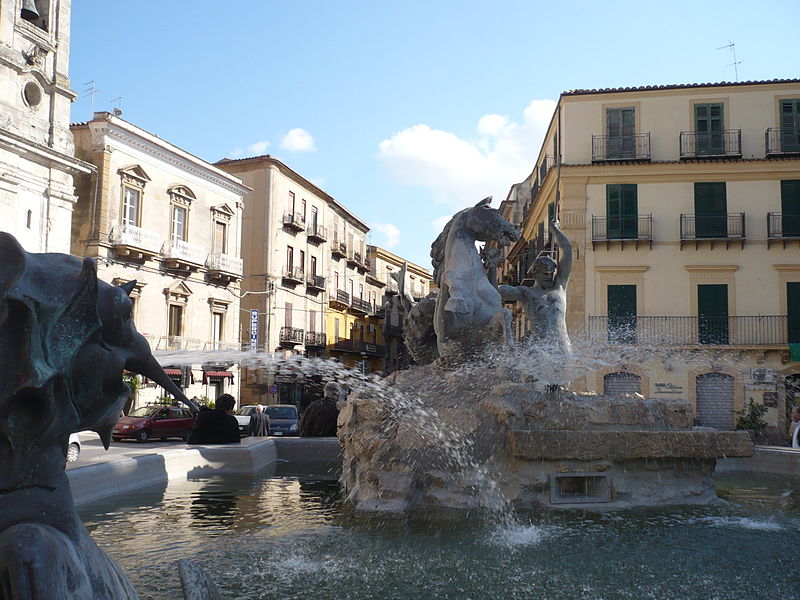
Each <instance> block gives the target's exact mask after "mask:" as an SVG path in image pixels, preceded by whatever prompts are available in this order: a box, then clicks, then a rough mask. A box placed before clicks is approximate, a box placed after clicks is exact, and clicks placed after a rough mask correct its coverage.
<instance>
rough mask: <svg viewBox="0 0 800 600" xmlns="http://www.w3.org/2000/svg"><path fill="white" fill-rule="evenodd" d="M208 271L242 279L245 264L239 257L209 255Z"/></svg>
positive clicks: (207, 261)
mask: <svg viewBox="0 0 800 600" xmlns="http://www.w3.org/2000/svg"><path fill="white" fill-rule="evenodd" d="M206 269H208V270H209V271H213V272H219V273H228V274H230V275H236V276H238V277H241V276H242V272H243V269H244V262H243V261H242V259H241V258H239V257H237V256H232V255H230V254H225V253H223V252H216V253H214V254H209V255H208V258H207V259H206Z"/></svg>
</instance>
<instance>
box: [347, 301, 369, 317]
mask: <svg viewBox="0 0 800 600" xmlns="http://www.w3.org/2000/svg"><path fill="white" fill-rule="evenodd" d="M350 310H351V312H353V313H354V314H359V315H368V314H370V313H371V312H372V304H370V303H369V302H367V301H366V300H362V299H361V298H353V299H352V301H351V302H350Z"/></svg>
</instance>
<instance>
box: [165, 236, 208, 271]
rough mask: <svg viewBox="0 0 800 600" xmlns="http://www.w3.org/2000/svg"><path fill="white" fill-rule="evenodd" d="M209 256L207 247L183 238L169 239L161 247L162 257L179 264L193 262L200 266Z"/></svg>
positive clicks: (192, 263)
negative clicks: (185, 240)
mask: <svg viewBox="0 0 800 600" xmlns="http://www.w3.org/2000/svg"><path fill="white" fill-rule="evenodd" d="M207 256H208V255H207V251H206V249H205V248H203V247H202V246H199V245H197V244H190V243H189V242H184V241H183V240H168V241H166V242H164V245H163V246H162V247H161V258H163V259H164V260H165V261H168V262H173V263H176V264H179V265H182V264H191V265H196V266H200V265H203V264H205V262H206V257H207Z"/></svg>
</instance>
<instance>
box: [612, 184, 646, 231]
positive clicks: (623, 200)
mask: <svg viewBox="0 0 800 600" xmlns="http://www.w3.org/2000/svg"><path fill="white" fill-rule="evenodd" d="M638 214H639V201H638V197H637V188H636V184H635V183H625V184H610V185H607V186H606V219H607V225H606V227H607V229H606V234H607V236H608V239H610V240H619V239H635V238H636V237H637V235H638V233H639V226H638Z"/></svg>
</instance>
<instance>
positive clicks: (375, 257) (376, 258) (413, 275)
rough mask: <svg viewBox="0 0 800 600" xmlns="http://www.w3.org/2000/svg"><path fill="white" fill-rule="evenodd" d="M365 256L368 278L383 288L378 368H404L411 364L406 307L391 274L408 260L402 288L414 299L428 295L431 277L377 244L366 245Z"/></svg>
mask: <svg viewBox="0 0 800 600" xmlns="http://www.w3.org/2000/svg"><path fill="white" fill-rule="evenodd" d="M367 257H368V259H369V265H370V272H371V279H373V280H374V284H375V285H377V286H379V288H380V290H381V292H382V293H381V295H382V299H381V311H380V312H379V314H382V316H383V322H382V324H381V329H382V331H383V338H384V342H385V343H384V345H385V352H384V354H385V359H384V365H383V367H382V369H381V370H382V371H383V372H384V373H386V374H388V373H392V372H394V371H398V370H401V369H407V368H408V367H409V366H411V364H412V359H411V356H410V355H409V354H408V352H407V351H406V348H405V345H404V344H403V322H404V319H405V311H404V310H403V306H402V303H401V302H400V298H399V297H398V284H397V281H396V280H395V279H394V278H393V277H392V275H393V274H394V275H396V274H397V273H399V272H400V269H401V268H402V267H403V263H406V264H407V267H406V278H405V279H406V280H405V291H406V292H407V293H408V294H410V295H411V296H412V297H413V298H414V300H417V301H418V300H421V299H422V298H424V297H425V296H427V295H428V293H429V292H430V290H431V282H432V280H433V277H432V276H431V274H430V272H429V271H428V270H427V269H424V268H423V267H420V266H419V265H416V264H414V263H411V262H408V261H406V260H405V259H403V258H401V257H400V256H397V255H396V254H393V253H392V252H389V251H388V250H386V249H384V248H380V247H378V246H367Z"/></svg>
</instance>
